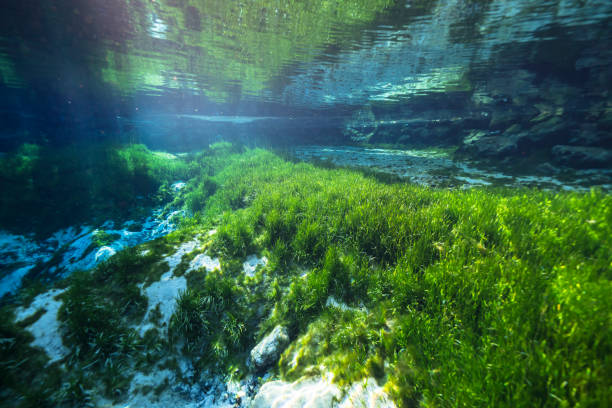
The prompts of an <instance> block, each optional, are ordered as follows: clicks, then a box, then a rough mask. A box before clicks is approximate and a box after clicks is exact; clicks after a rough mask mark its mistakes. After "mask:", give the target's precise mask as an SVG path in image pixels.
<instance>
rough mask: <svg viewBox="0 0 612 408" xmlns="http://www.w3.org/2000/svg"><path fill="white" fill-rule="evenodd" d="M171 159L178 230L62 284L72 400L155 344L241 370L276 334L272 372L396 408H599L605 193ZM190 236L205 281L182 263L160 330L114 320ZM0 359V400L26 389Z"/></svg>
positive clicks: (132, 309)
mask: <svg viewBox="0 0 612 408" xmlns="http://www.w3.org/2000/svg"><path fill="white" fill-rule="evenodd" d="M137 149H138V148H137ZM127 151H129V150H127ZM142 154H145V156H146V157H149V156H150V154H149V153H146V151H143V153H142ZM12 160H16V159H12ZM180 160H181V161H180V162H179V161H176V162H172V163H176V164H173V165H172V166H173V167H171V169H169V170H168V174H172V175H175V174H176V171H178V170H180V171H184V172H187V173H182V175H183V176H187V175H190V176H192V178H191V179H190V180H189V181H188V182H187V187H186V188H185V189H184V190H183V191H182V192H181V195H180V196H179V197H178V198H177V199H176V200H175V202H174V203H173V205H176V206H185V207H186V208H187V209H189V210H190V211H191V213H192V215H193V216H192V217H190V218H188V219H186V220H184V222H183V226H182V230H181V231H178V232H176V233H173V234H171V235H170V236H167V237H164V238H160V239H158V240H156V241H153V242H151V243H148V244H145V245H144V248H143V246H141V247H137V248H132V249H128V250H124V251H122V252H120V253H119V254H118V255H116V256H115V257H113V258H111V259H110V260H109V261H106V262H105V263H103V264H101V265H100V266H98V267H97V268H96V269H95V270H94V271H92V272H83V273H78V274H76V275H73V276H72V277H71V278H69V279H68V280H66V281H65V282H63V283H62V285H64V286H66V287H67V288H68V289H67V291H66V292H65V293H64V294H63V295H62V298H63V306H62V309H61V310H60V313H59V315H60V318H61V320H62V322H63V323H62V327H63V330H64V335H63V336H64V344H65V345H67V346H69V347H70V349H71V352H70V355H69V357H67V358H68V359H70V360H71V361H75V362H78V364H76V365H69V367H79V368H66V369H65V370H69V371H70V373H69V375H68V374H66V378H73V377H74V378H81V377H78V375H79V372H81V371H79V370H82V371H83V372H85V371H86V370H95V372H96V373H99V376H98V377H97V378H96V381H93V380H92V377H91V376H87V375H85V374H81V375H85V377H86V379H87V381H85V380H84V381H83V382H82V383H79V384H81V385H82V387H83V388H84V389H99V388H96V387H100V385H99V381H101V382H102V383H103V384H104V385H103V386H102V389H103V390H105V391H104V392H105V394H106V395H107V397H109V398H114V399H116V400H121V398H122V397H123V396H124V395H125V391H126V389H127V387H128V385H129V378H128V377H127V374H125V373H127V372H129V370H128V369H127V368H126V367H134V366H138V367H142V368H143V369H144V368H146V367H152V366H153V364H155V362H156V361H160V360H161V359H162V355H165V354H168V353H169V352H170V351H171V350H175V351H177V352H178V351H182V352H183V353H184V354H185V355H186V356H189V357H190V358H192V359H193V360H194V361H196V363H197V364H196V365H197V367H196V368H197V369H200V370H204V369H205V368H210V369H211V370H213V371H214V370H217V371H219V370H221V371H224V372H226V373H231V374H232V375H235V374H236V370H238V371H240V372H242V373H244V370H247V368H246V367H245V366H244V363H243V362H244V361H245V360H246V357H247V355H248V351H249V350H250V349H251V348H252V347H253V346H254V345H255V344H256V343H257V341H258V340H260V339H261V338H263V337H264V336H265V335H266V333H268V332H270V330H271V329H272V328H273V327H275V326H276V325H278V324H280V325H283V326H285V327H287V329H288V332H289V336H290V339H291V341H292V343H291V344H290V346H289V347H288V348H287V349H286V350H285V352H284V353H283V355H282V356H281V359H280V362H279V363H278V366H277V373H278V375H280V376H281V377H282V378H283V379H287V380H295V379H298V378H301V377H302V376H309V375H313V376H316V375H322V374H325V373H326V372H328V371H330V372H332V373H333V374H334V381H335V382H337V383H339V384H340V385H347V384H350V383H352V382H355V381H357V380H359V379H362V378H369V377H373V378H376V380H377V381H378V382H379V384H380V385H384V389H385V391H386V392H388V393H389V394H390V395H391V396H392V398H393V399H394V401H395V402H396V404H398V406H401V407H411V406H606V405H607V403H608V402H609V401H610V400H611V398H612V380H611V379H612V365H611V363H610V355H611V354H612V321H611V320H612V316H611V311H612V304H611V303H612V297H611V296H610V294H611V293H612V283H611V282H612V274H611V271H612V250H611V249H612V198H611V197H610V195H609V194H605V193H602V192H601V191H598V190H592V191H590V192H587V193H577V192H547V191H539V190H527V189H525V190H514V189H513V190H511V189H484V188H483V189H471V190H442V189H431V188H427V187H422V186H415V185H409V184H403V183H384V182H382V181H380V180H378V179H377V178H376V177H372V176H367V175H363V174H360V173H358V172H355V171H351V170H345V169H324V168H317V167H314V166H312V165H309V164H304V163H297V164H296V163H291V162H288V161H285V160H283V159H281V158H279V157H278V156H276V155H275V154H273V153H271V152H268V151H264V150H247V151H243V150H242V149H239V148H237V147H233V146H231V145H229V144H218V145H213V146H212V147H211V148H209V149H207V150H205V151H203V152H202V153H199V154H197V155H192V156H189V157H186V158H181V159H180ZM128 162H129V161H128ZM122 163H123V164H122V165H121V166H120V167H121V168H124V169H125V168H126V167H125V163H126V162H122ZM162 168H164V169H166V167H162ZM188 173H189V174H188ZM130 174H134V173H130ZM147 174H148V173H147ZM164 174H165V173H164ZM164 177H165V176H164ZM168 177H170V176H168ZM162 179H163V177H162ZM185 179H187V177H185ZM157 180H159V178H158V179H157ZM166 181H168V182H170V181H173V180H172V179H170V178H168V179H166ZM155 185H157V184H155ZM151 191H153V190H151ZM211 228H215V229H216V233H215V234H213V235H209V234H208V230H209V229H211ZM194 236H200V237H201V240H202V242H201V243H200V244H199V246H198V247H197V248H196V251H202V250H208V251H209V252H210V253H211V254H216V255H218V256H219V257H220V261H221V270H220V271H213V272H206V271H205V270H204V269H198V270H189V271H186V268H185V267H184V265H183V264H184V263H185V262H186V261H185V260H189V259H191V258H192V257H191V256H187V257H186V258H184V259H183V262H182V263H181V265H183V266H178V267H177V270H179V269H180V270H182V271H183V272H181V273H184V274H185V278H186V280H187V289H186V290H185V291H184V292H182V293H181V294H180V295H179V296H178V301H177V309H176V311H175V313H174V315H173V316H172V318H171V319H170V323H169V327H168V328H159V329H158V330H157V329H156V330H151V331H149V332H147V334H146V335H144V337H140V336H139V335H138V334H137V333H136V332H135V331H134V329H132V328H131V326H130V325H133V324H136V323H137V322H139V321H140V320H142V318H143V316H144V314H145V310H146V307H147V299H146V297H144V296H143V294H142V291H141V290H140V289H139V286H138V285H139V284H140V283H144V285H145V287H146V286H147V285H149V284H151V283H152V282H155V281H157V280H159V278H160V276H161V274H162V273H164V272H166V271H167V264H166V263H165V261H164V259H165V258H164V256H167V255H169V254H171V253H173V250H174V248H175V247H176V245H178V244H181V243H183V242H186V241H187V240H189V239H192V237H194ZM102 238H104V237H101V239H102ZM143 249H146V250H143ZM253 253H259V254H263V255H266V256H267V257H268V259H269V262H268V264H267V265H266V266H265V267H264V268H263V269H259V270H258V271H257V272H256V273H255V274H254V275H253V276H247V275H245V273H244V272H243V271H242V270H241V268H240V265H241V264H242V262H243V261H244V259H245V258H246V257H247V255H250V254H253ZM158 313H159V310H158ZM3 316H10V315H8V314H4V313H3ZM100 316H103V318H100ZM6 318H7V319H9V317H6ZM151 320H155V319H154V318H152V319H151ZM2 325H3V326H2V327H3V338H4V340H3V341H2V343H1V344H2V347H4V348H6V347H18V348H20V349H19V350H21V351H19V353H23V352H24V350H25V348H27V347H29V346H27V342H26V341H25V340H24V339H25V337H24V336H27V335H26V334H24V333H23V330H17V329H15V328H10V327H9V326H10V325H8V324H5V323H4V320H3V323H2ZM5 326H6V328H5ZM165 333H167V334H168V335H167V337H166V335H165ZM12 345H15V346H12ZM7 350H9V349H7ZM11 350H12V349H11ZM160 350H166V351H167V352H161V351H160ZM2 352H3V356H4V357H3V365H2V367H1V368H2V372H3V374H2V377H3V378H9V379H11V383H10V384H8V385H7V386H8V387H10V388H11V389H12V392H11V393H9V394H7V393H6V392H4V393H3V394H2V398H3V399H5V401H8V398H11V397H7V396H14V395H23V393H24V392H26V391H25V390H21V389H19V388H18V387H17V386H16V384H18V382H19V381H17V380H14V378H15V376H18V375H19V373H17V372H16V371H15V370H14V369H13V368H11V367H12V366H10V365H9V364H8V363H7V361H10V360H9V359H8V357H7V356H8V355H7V353H9V352H11V353H12V351H10V350H9V351H5V350H4V349H3V351H2ZM19 353H17V354H16V355H21V354H19ZM23 364H24V367H31V369H32V370H34V369H36V367H39V365H38V366H37V365H36V364H39V363H37V362H36V360H33V361H26V362H24V363H23ZM122 367H123V368H122ZM62 370H64V369H62ZM24 372H28V371H27V370H26V371H24ZM6 373H8V376H7V374H6ZM238 375H243V374H238ZM98 380H99V381H98ZM50 386H52V385H50ZM83 388H81V389H83ZM56 397H57V396H56ZM56 397H54V398H56ZM83 398H84V397H83ZM81 401H82V400H81ZM66 404H68V403H66ZM75 404H76V405H78V403H75ZM4 405H6V402H5V403H4ZM21 405H22V406H31V405H28V403H27V402H26V400H21ZM68 405H69V404H68Z"/></svg>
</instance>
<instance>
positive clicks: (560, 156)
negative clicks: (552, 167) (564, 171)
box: [552, 145, 612, 168]
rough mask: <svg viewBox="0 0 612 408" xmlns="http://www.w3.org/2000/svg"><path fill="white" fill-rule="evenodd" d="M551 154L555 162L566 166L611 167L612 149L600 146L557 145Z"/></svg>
mask: <svg viewBox="0 0 612 408" xmlns="http://www.w3.org/2000/svg"><path fill="white" fill-rule="evenodd" d="M552 155H553V158H554V159H555V161H556V162H557V163H559V164H562V165H564V166H568V167H573V168H601V167H612V151H610V150H608V149H603V148H600V147H588V146H567V145H557V146H554V147H553V148H552Z"/></svg>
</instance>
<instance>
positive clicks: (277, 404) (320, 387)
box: [251, 379, 340, 408]
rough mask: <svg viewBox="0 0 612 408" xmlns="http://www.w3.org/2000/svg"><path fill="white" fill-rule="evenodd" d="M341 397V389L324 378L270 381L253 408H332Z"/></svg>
mask: <svg viewBox="0 0 612 408" xmlns="http://www.w3.org/2000/svg"><path fill="white" fill-rule="evenodd" d="M339 398H340V390H339V389H338V387H336V386H335V385H333V384H330V383H328V382H326V381H324V380H322V379H306V380H300V381H296V382H294V383H286V382H284V381H270V382H268V383H266V384H264V385H263V386H262V387H261V389H260V390H259V392H258V393H257V395H256V396H255V399H254V400H253V405H252V406H251V407H252V408H281V407H282V408H302V407H308V408H330V407H332V406H333V405H334V402H336V401H338V399H339Z"/></svg>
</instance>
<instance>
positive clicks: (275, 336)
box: [248, 326, 289, 371]
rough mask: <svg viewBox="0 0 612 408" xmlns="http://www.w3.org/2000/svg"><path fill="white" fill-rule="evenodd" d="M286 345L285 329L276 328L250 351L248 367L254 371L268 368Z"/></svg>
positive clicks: (281, 327)
mask: <svg viewBox="0 0 612 408" xmlns="http://www.w3.org/2000/svg"><path fill="white" fill-rule="evenodd" d="M288 344H289V334H288V333H287V329H286V328H285V327H283V326H276V327H275V328H274V330H272V332H270V333H269V334H268V335H267V336H266V337H264V338H263V340H262V341H260V342H259V344H257V345H256V346H255V347H254V348H253V350H251V355H250V357H249V361H248V365H249V366H250V367H251V368H252V369H253V370H255V371H262V370H265V369H266V368H269V367H270V366H272V365H273V364H274V363H276V362H277V361H278V359H279V357H280V355H281V353H282V351H283V350H284V349H285V347H287V345H288Z"/></svg>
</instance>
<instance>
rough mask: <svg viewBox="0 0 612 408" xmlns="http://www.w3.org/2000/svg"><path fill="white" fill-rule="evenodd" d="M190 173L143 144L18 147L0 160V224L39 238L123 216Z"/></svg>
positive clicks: (158, 197) (178, 162)
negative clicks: (0, 193)
mask: <svg viewBox="0 0 612 408" xmlns="http://www.w3.org/2000/svg"><path fill="white" fill-rule="evenodd" d="M194 174H196V173H195V172H194V171H193V169H191V168H189V166H188V165H187V164H186V163H185V162H184V161H182V160H178V159H177V158H176V157H174V156H172V155H168V154H160V153H156V152H151V151H149V150H148V149H147V148H146V147H145V146H143V145H131V146H113V145H100V144H98V145H85V144H83V145H76V146H70V147H65V148H60V149H58V148H50V147H44V146H40V145H36V144H24V145H22V146H20V147H19V148H18V149H17V150H16V151H15V152H13V153H12V154H9V155H7V156H3V157H2V158H0V190H1V191H2V196H1V197H0V224H1V225H2V226H3V228H4V229H9V230H14V231H16V232H19V233H23V231H24V229H26V230H29V231H31V232H36V233H38V234H40V235H45V234H49V233H51V232H55V231H57V230H58V229H60V228H63V227H66V226H69V225H73V224H79V223H82V222H85V221H87V222H91V220H93V219H96V218H101V219H102V220H106V219H108V217H111V218H112V217H119V218H121V217H126V216H128V215H130V212H133V211H134V209H135V208H142V207H144V206H147V205H152V204H157V203H158V202H159V201H160V200H163V199H164V195H163V192H164V190H166V189H168V184H169V183H171V182H173V181H176V180H179V179H186V178H189V177H190V176H193V175H194ZM103 217H107V218H103Z"/></svg>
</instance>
